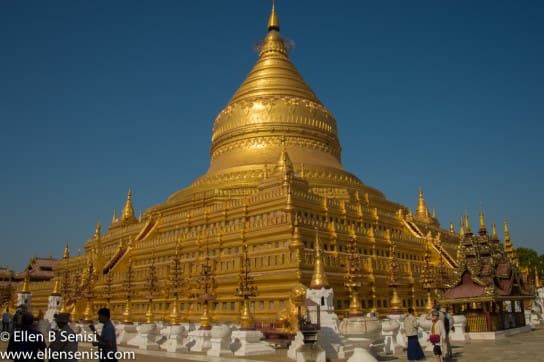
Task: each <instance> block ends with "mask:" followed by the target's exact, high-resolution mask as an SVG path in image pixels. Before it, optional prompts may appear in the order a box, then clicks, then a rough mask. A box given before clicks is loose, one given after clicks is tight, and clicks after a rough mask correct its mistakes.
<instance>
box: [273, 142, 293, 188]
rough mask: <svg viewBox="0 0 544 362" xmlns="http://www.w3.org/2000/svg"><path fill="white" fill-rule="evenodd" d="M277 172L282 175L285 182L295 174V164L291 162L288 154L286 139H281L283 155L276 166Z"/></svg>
mask: <svg viewBox="0 0 544 362" xmlns="http://www.w3.org/2000/svg"><path fill="white" fill-rule="evenodd" d="M276 170H278V171H279V172H281V173H282V175H283V177H284V181H287V179H288V178H289V177H290V176H292V175H293V173H294V169H293V162H291V158H289V154H288V153H287V149H286V147H285V137H282V138H281V153H280V159H279V160H278V163H277V165H276Z"/></svg>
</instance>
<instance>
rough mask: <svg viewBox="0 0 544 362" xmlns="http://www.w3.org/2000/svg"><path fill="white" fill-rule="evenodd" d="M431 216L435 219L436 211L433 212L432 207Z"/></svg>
mask: <svg viewBox="0 0 544 362" xmlns="http://www.w3.org/2000/svg"><path fill="white" fill-rule="evenodd" d="M431 216H432V217H433V218H434V219H436V211H435V209H434V207H433V211H432V214H431Z"/></svg>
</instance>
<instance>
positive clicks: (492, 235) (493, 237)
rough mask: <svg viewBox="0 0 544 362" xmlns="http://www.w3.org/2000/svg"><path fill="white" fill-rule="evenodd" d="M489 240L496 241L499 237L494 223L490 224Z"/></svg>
mask: <svg viewBox="0 0 544 362" xmlns="http://www.w3.org/2000/svg"><path fill="white" fill-rule="evenodd" d="M491 240H493V241H498V240H499V237H498V236H497V227H496V226H495V223H492V224H491Z"/></svg>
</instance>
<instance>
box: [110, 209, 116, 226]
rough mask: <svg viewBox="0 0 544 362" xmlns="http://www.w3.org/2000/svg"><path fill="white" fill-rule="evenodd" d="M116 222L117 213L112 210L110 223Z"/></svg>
mask: <svg viewBox="0 0 544 362" xmlns="http://www.w3.org/2000/svg"><path fill="white" fill-rule="evenodd" d="M116 222H117V211H116V210H115V209H113V215H112V217H111V223H112V224H115V223H116Z"/></svg>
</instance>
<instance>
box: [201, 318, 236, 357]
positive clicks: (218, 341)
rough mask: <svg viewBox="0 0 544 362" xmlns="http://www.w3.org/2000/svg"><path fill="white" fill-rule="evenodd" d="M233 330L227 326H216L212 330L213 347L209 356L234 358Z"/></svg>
mask: <svg viewBox="0 0 544 362" xmlns="http://www.w3.org/2000/svg"><path fill="white" fill-rule="evenodd" d="M231 335H232V330H231V329H230V328H229V327H228V326H226V325H220V326H214V327H213V328H212V339H211V344H212V347H211V348H210V349H209V350H208V353H207V355H208V356H212V357H221V356H232V355H233V352H232V351H231V350H230V345H231Z"/></svg>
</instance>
